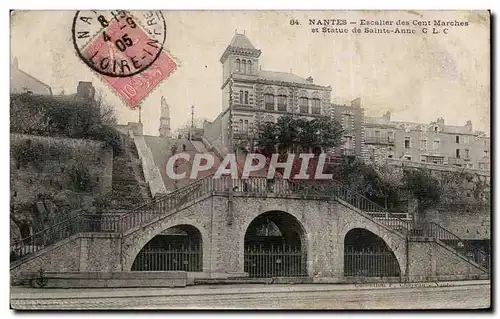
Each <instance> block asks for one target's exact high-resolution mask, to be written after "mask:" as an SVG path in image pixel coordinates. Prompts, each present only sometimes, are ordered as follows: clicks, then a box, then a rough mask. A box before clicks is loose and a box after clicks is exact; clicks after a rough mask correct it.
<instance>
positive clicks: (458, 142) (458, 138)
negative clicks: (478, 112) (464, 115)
mask: <svg viewBox="0 0 500 319" xmlns="http://www.w3.org/2000/svg"><path fill="white" fill-rule="evenodd" d="M455 143H457V144H460V136H458V135H457V136H455Z"/></svg>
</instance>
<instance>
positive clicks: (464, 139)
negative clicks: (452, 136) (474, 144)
mask: <svg viewBox="0 0 500 319" xmlns="http://www.w3.org/2000/svg"><path fill="white" fill-rule="evenodd" d="M462 139H463V141H464V144H466V145H469V136H468V135H465V136H463V137H462Z"/></svg>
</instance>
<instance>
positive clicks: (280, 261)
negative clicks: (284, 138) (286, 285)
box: [241, 209, 309, 277]
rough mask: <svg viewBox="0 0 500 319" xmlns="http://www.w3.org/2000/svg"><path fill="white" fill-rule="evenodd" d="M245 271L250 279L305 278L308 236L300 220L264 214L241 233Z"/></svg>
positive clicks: (279, 213) (276, 212) (278, 212)
mask: <svg viewBox="0 0 500 319" xmlns="http://www.w3.org/2000/svg"><path fill="white" fill-rule="evenodd" d="M242 230H243V231H242V237H243V238H242V240H241V243H242V251H243V256H242V257H243V261H244V265H243V268H244V271H245V272H247V273H249V275H250V276H252V277H277V276H286V277H289V276H306V275H307V273H308V263H307V257H308V246H309V245H308V236H307V234H308V233H307V231H306V229H305V228H304V226H303V224H302V223H301V222H300V220H299V219H298V218H297V217H296V216H294V215H292V214H290V213H287V212H285V211H283V210H279V209H277V210H266V211H265V212H262V213H260V214H257V216H253V218H252V219H251V220H247V221H246V223H245V224H244V227H243V229H242Z"/></svg>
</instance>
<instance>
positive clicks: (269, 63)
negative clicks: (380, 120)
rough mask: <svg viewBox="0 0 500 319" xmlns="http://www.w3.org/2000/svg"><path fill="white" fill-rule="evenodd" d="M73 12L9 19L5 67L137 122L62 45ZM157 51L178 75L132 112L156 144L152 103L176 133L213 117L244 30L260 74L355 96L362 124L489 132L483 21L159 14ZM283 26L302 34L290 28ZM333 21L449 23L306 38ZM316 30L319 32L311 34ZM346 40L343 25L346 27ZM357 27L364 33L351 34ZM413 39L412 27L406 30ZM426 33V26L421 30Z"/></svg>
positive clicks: (473, 16) (452, 15)
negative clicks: (85, 92)
mask: <svg viewBox="0 0 500 319" xmlns="http://www.w3.org/2000/svg"><path fill="white" fill-rule="evenodd" d="M74 14H75V12H74V11H33V12H16V13H15V14H14V15H13V16H12V19H11V59H12V58H14V57H17V58H18V61H19V67H20V68H21V69H22V70H24V71H26V72H28V73H30V74H32V75H33V76H35V77H36V78H38V79H40V80H41V81H43V82H45V83H47V84H48V85H50V86H51V87H52V90H53V92H54V93H55V94H58V93H60V92H61V91H62V90H64V92H65V93H66V94H71V93H75V92H76V86H77V84H78V81H92V82H93V84H94V86H95V87H96V89H97V90H98V91H100V92H102V93H103V94H104V96H105V99H106V101H107V102H108V103H110V104H112V105H113V106H114V108H115V110H116V112H117V114H118V118H119V122H120V123H127V122H128V121H137V119H138V115H137V111H131V110H130V109H128V107H127V106H126V105H125V104H124V103H123V102H122V101H121V100H120V99H119V98H118V97H117V96H116V95H115V94H114V92H112V90H111V89H110V88H109V87H108V86H107V85H105V84H104V82H103V80H101V79H100V78H99V76H98V75H97V74H96V73H95V72H94V71H92V70H91V69H90V68H89V67H88V66H87V65H85V64H84V63H83V62H82V61H81V60H80V58H79V57H78V56H77V54H76V52H75V50H74V47H73V44H72V40H71V24H72V19H73V16H74ZM163 14H164V17H165V20H166V23H167V41H166V44H165V47H166V49H167V50H168V51H169V52H170V54H171V55H172V56H173V57H174V58H175V59H176V61H177V63H178V64H179V67H178V69H177V71H176V72H175V73H174V74H172V75H171V76H170V77H169V78H168V79H167V80H166V81H164V82H162V83H161V84H160V85H159V86H157V88H156V89H155V91H154V92H152V93H151V94H150V95H149V96H148V97H147V98H146V99H145V100H144V101H143V104H142V109H143V112H142V121H143V123H144V130H145V134H148V135H158V127H159V116H160V99H161V96H162V95H163V96H165V98H166V100H167V103H168V104H169V105H170V108H171V126H172V129H174V130H175V129H176V128H177V127H179V126H181V125H182V124H184V123H186V122H188V121H190V116H191V115H190V112H191V109H190V107H191V105H194V106H195V116H197V117H206V118H208V119H214V118H215V117H217V115H218V114H219V112H220V111H221V99H222V94H221V90H220V87H221V84H222V65H221V63H220V62H219V59H220V57H221V55H222V53H223V52H224V50H225V48H226V46H227V45H228V44H229V43H230V41H231V39H232V37H233V35H234V33H235V29H237V30H238V32H239V33H242V32H243V31H245V34H246V36H247V37H248V38H249V39H250V41H251V42H252V44H253V45H254V46H255V47H256V48H257V49H260V50H262V54H261V56H260V59H259V63H260V65H261V66H262V68H263V69H265V70H270V71H281V72H290V70H292V72H293V73H294V74H297V75H298V76H301V77H303V78H306V77H308V76H312V77H313V78H314V82H315V83H316V84H320V85H331V86H332V102H335V103H349V101H350V100H352V99H354V98H357V97H361V102H362V106H363V107H364V108H365V115H367V116H379V115H382V114H383V113H385V112H386V111H391V113H392V118H393V119H394V120H399V121H415V122H422V123H428V122H430V121H433V120H436V119H437V118H438V117H443V118H444V119H445V124H447V125H464V124H465V123H466V121H467V120H471V121H472V124H473V128H474V129H477V130H483V131H486V132H488V133H489V132H490V127H489V122H490V33H489V32H490V27H489V17H488V13H487V12H479V13H478V12H472V13H471V12H432V11H427V12H426V11H420V12H402V11H389V12H370V11H330V12H324V11H295V12H288V11H165V12H163ZM291 18H294V19H298V20H299V21H300V22H301V24H302V25H300V26H291V25H290V23H289V21H290V19H291ZM309 18H311V19H313V18H314V19H324V18H340V19H348V20H349V21H358V24H359V20H360V19H373V20H378V19H383V20H392V21H397V20H398V19H401V20H409V21H410V22H412V20H415V19H418V20H423V21H426V20H431V21H432V20H434V19H442V20H452V21H454V20H458V21H468V22H469V26H461V27H460V26H457V27H449V28H448V34H447V35H444V34H439V35H431V34H428V35H422V34H402V35H397V34H390V35H387V34H363V33H362V34H352V33H350V32H349V33H348V34H334V33H330V34H324V33H311V26H308V19H309ZM320 28H321V27H320ZM347 28H348V29H349V31H350V30H351V29H352V25H347ZM361 28H364V27H361ZM415 28H417V29H418V30H420V29H421V28H422V27H415ZM431 28H432V27H431Z"/></svg>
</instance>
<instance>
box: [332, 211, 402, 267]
mask: <svg viewBox="0 0 500 319" xmlns="http://www.w3.org/2000/svg"><path fill="white" fill-rule="evenodd" d="M353 229H364V230H366V231H369V232H370V233H372V234H374V235H375V236H377V237H379V238H380V239H381V240H382V241H383V242H384V243H385V245H387V247H388V249H389V250H390V251H391V252H392V253H393V254H394V256H395V258H396V260H397V262H398V265H399V269H400V275H401V277H403V276H405V274H406V268H405V265H406V249H407V247H406V240H405V238H404V237H403V235H399V234H395V233H394V232H392V231H390V230H388V229H385V228H384V227H382V226H379V225H377V224H375V223H373V222H361V221H360V222H354V223H352V222H351V223H346V224H345V225H344V227H343V228H342V230H341V231H340V232H339V239H340V240H341V244H342V249H343V247H344V240H345V238H346V235H347V234H348V233H349V231H351V230H353ZM342 262H344V259H343V258H342Z"/></svg>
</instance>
